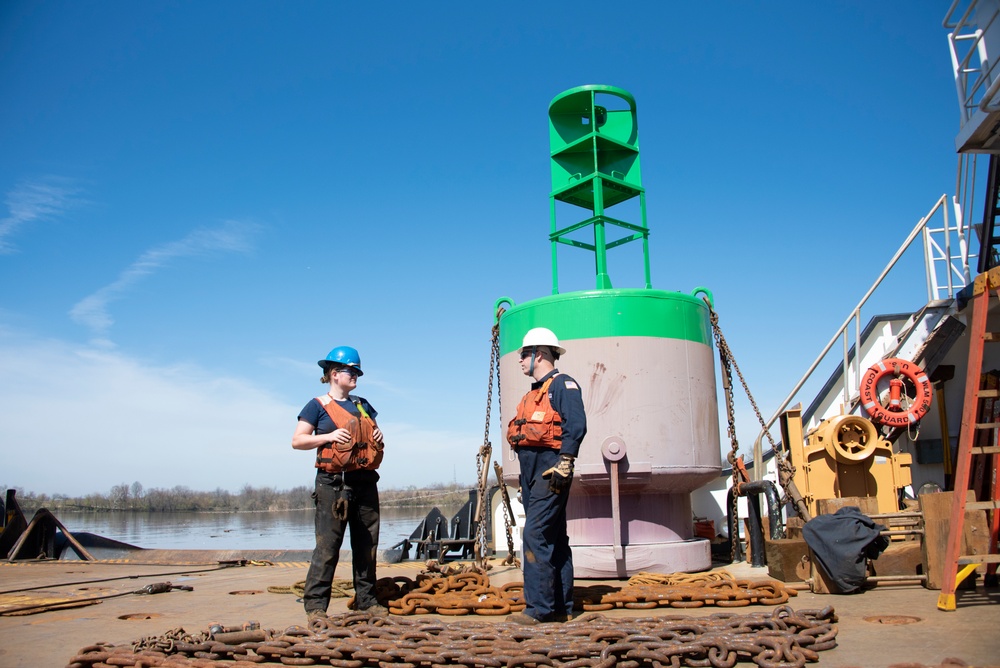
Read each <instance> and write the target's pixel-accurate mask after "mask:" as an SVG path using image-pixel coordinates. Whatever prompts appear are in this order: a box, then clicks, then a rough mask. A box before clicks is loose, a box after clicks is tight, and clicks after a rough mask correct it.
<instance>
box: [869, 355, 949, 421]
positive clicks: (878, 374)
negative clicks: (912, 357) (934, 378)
mask: <svg viewBox="0 0 1000 668" xmlns="http://www.w3.org/2000/svg"><path fill="white" fill-rule="evenodd" d="M901 375H902V376H906V378H907V379H908V380H909V381H910V382H911V383H912V384H913V387H914V389H915V391H916V396H915V397H914V398H913V401H912V402H911V403H910V406H909V407H908V408H904V407H903V406H902V403H901V401H900V400H901V399H902V394H903V381H902V380H901V379H900V378H899V376H901ZM886 376H892V378H891V379H890V380H889V403H888V405H887V406H883V405H882V402H881V401H880V400H879V396H878V394H879V393H878V382H879V381H880V380H882V379H883V378H885V377H886ZM932 397H933V390H932V388H931V381H930V378H928V377H927V374H926V373H924V370H923V369H921V368H920V367H919V366H918V365H916V364H914V363H913V362H910V361H907V360H904V359H899V358H898V357H890V358H888V359H884V360H882V361H881V362H877V363H875V364H873V365H872V367H871V368H870V369H868V371H865V373H864V375H863V376H862V377H861V405H862V406H863V407H864V409H865V410H866V411H867V412H868V415H870V416H871V418H872V420H874V421H875V422H879V423H881V424H884V425H888V426H890V427H906V426H908V425H911V424H913V423H915V422H917V421H918V420H919V419H920V418H922V417H923V416H924V415H926V414H927V411H928V410H930V407H931V398H932Z"/></svg>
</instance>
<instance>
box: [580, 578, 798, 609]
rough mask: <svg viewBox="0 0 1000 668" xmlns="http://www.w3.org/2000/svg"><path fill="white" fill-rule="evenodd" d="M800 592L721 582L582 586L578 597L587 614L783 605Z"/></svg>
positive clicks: (763, 584) (774, 583) (776, 585)
mask: <svg viewBox="0 0 1000 668" xmlns="http://www.w3.org/2000/svg"><path fill="white" fill-rule="evenodd" d="M797 595H798V592H796V591H795V590H794V589H788V588H787V587H785V586H784V585H783V584H782V583H780V582H777V581H770V582H751V581H750V580H720V581H718V582H707V583H704V584H677V585H660V584H635V585H628V586H626V587H620V588H619V587H609V586H606V585H594V586H593V587H578V588H577V590H576V592H575V595H574V598H577V599H579V601H580V607H581V608H582V609H583V610H587V611H600V610H612V609H614V608H632V609H639V610H643V609H649V608H668V607H669V608H700V607H702V606H704V605H717V606H719V607H723V608H740V607H743V606H747V605H783V604H785V603H787V602H788V599H789V597H791V596H797Z"/></svg>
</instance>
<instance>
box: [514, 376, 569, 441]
mask: <svg viewBox="0 0 1000 668" xmlns="http://www.w3.org/2000/svg"><path fill="white" fill-rule="evenodd" d="M558 375H561V374H556V375H555V376H552V377H551V378H548V379H547V380H546V381H545V382H544V383H542V386H541V387H539V388H538V389H537V390H531V391H530V392H528V393H527V394H525V395H524V397H523V398H522V399H521V403H520V404H518V406H517V414H516V415H515V416H514V419H512V420H511V421H510V422H509V423H508V425H507V442H508V443H510V444H511V445H512V446H513V447H515V448H518V447H522V446H535V447H544V448H553V449H555V450H558V449H559V448H561V447H562V418H560V417H559V413H557V412H556V410H555V409H554V408H553V407H552V402H551V401H549V386H550V385H551V384H552V380H553V379H554V378H555V377H556V376H558Z"/></svg>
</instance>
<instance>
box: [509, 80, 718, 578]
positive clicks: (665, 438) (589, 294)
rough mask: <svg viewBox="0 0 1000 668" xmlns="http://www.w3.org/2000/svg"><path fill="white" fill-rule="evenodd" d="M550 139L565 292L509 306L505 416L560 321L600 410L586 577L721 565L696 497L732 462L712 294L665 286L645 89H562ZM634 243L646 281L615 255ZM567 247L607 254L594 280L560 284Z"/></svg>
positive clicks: (581, 559) (567, 364)
mask: <svg viewBox="0 0 1000 668" xmlns="http://www.w3.org/2000/svg"><path fill="white" fill-rule="evenodd" d="M549 137H550V165H551V172H552V189H551V191H550V196H549V202H550V207H551V226H550V231H549V243H550V244H551V250H552V294H548V295H545V296H542V297H539V298H536V299H532V300H530V301H526V302H523V303H520V304H515V303H514V301H513V300H511V299H509V298H506V297H505V298H502V299H500V300H498V301H497V303H496V306H495V311H494V312H495V313H498V314H499V315H498V319H499V353H500V392H501V395H502V396H503V398H504V399H503V402H502V404H501V423H502V425H503V426H504V427H506V425H507V423H508V422H509V421H510V420H511V419H512V418H513V417H514V412H515V409H516V405H517V399H518V398H520V397H521V396H522V395H523V394H524V393H525V391H527V389H528V387H529V385H530V379H528V378H526V377H525V376H524V374H523V373H522V372H521V369H520V365H519V356H518V351H519V348H520V346H521V341H522V339H523V337H524V334H525V333H526V332H527V331H528V330H530V329H532V328H534V327H547V328H548V329H550V330H552V331H553V332H554V333H555V334H556V336H557V337H558V338H559V341H560V344H561V345H562V346H563V347H564V348H566V353H565V354H564V355H562V357H561V358H560V359H559V361H558V362H557V365H558V368H559V370H560V371H561V372H564V373H567V374H569V375H571V376H573V377H574V378H575V379H576V380H577V382H578V383H579V384H580V387H581V390H582V392H583V400H584V407H585V409H586V412H587V436H586V438H585V439H584V441H583V444H582V446H581V449H580V455H579V457H578V458H577V461H576V473H575V477H574V482H573V486H572V487H571V490H570V496H569V499H568V502H567V528H568V531H569V536H570V545H571V547H572V550H573V562H574V570H575V573H576V575H577V577H584V578H587V577H596V578H604V577H625V576H630V575H634V574H635V573H638V572H639V571H643V570H645V571H656V572H663V573H671V572H677V571H695V570H701V569H705V568H708V567H710V566H711V551H710V547H709V542H708V541H707V540H704V539H696V538H694V537H693V531H694V527H693V523H692V520H691V498H690V494H691V492H693V491H694V490H696V489H698V488H699V487H701V486H702V485H704V484H705V483H706V482H708V481H709V480H712V479H715V478H717V477H718V476H719V474H720V472H721V457H720V454H719V452H720V451H719V413H718V403H717V397H716V388H715V355H714V354H713V341H712V329H711V325H710V323H709V318H708V315H709V313H708V306H707V305H706V301H705V300H706V299H707V300H708V301H709V302H711V299H712V296H711V293H710V292H709V291H708V290H707V289H705V288H695V289H694V290H693V291H692V292H691V293H682V292H672V291H665V290H655V289H653V287H652V283H651V280H650V262H649V230H648V228H647V225H646V202H645V197H646V193H645V190H644V189H643V186H642V178H641V171H640V162H639V130H638V123H637V115H636V104H635V99H634V98H633V97H632V95H631V94H629V93H627V92H626V91H624V90H622V89H620V88H615V87H613V86H602V85H588V86H579V87H577V88H572V89H570V90H568V91H565V92H563V93H561V94H559V95H557V96H556V97H555V98H554V99H553V100H552V102H551V103H550V105H549ZM636 204H638V206H636ZM618 211H628V212H629V213H630V214H631V216H629V215H625V214H622V213H617V212H618ZM629 217H631V218H632V220H626V218H629ZM540 236H541V235H540ZM631 242H641V244H642V261H643V281H644V285H643V286H641V287H632V288H625V287H618V288H616V287H613V285H612V280H611V271H610V270H609V257H608V255H609V251H612V250H613V249H615V248H618V247H620V246H623V245H625V244H628V243H631ZM560 247H562V248H566V247H570V250H569V251H567V252H571V253H577V252H590V253H592V254H593V257H594V271H595V274H596V284H595V286H594V288H593V289H587V290H582V291H575V292H564V293H560V292H559V267H558V251H559V249H560ZM612 255H615V253H612ZM633 257H634V254H633ZM616 259H617V258H616ZM617 267H618V265H616V270H617ZM632 269H633V273H632V274H631V275H632V276H635V272H634V266H633V267H632ZM501 307H504V308H503V309H502V308H501ZM501 457H502V464H503V472H504V482H505V483H506V484H508V485H511V486H514V487H516V486H517V485H518V477H519V475H520V466H519V463H518V460H517V455H516V452H515V451H514V450H513V449H512V448H511V447H510V446H509V445H508V444H507V443H506V441H505V440H504V442H503V443H502V455H501ZM517 525H518V526H523V522H521V521H518V522H517ZM494 526H504V522H503V517H501V516H496V517H495V518H494Z"/></svg>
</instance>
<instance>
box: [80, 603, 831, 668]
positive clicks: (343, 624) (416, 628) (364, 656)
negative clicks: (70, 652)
mask: <svg viewBox="0 0 1000 668" xmlns="http://www.w3.org/2000/svg"><path fill="white" fill-rule="evenodd" d="M836 622H837V616H836V615H835V614H834V611H833V608H832V607H829V606H828V607H826V608H824V609H822V610H798V611H796V610H793V609H792V608H790V607H788V606H779V607H776V608H775V609H774V610H773V611H770V612H764V613H753V614H744V615H739V614H735V613H732V612H722V613H716V614H713V615H709V616H704V617H678V616H660V617H629V618H622V617H606V616H604V615H601V614H596V613H591V614H585V615H582V616H580V617H578V618H577V619H575V620H573V621H571V622H566V623H563V624H539V625H537V626H530V627H525V626H517V625H514V624H509V623H506V624H496V623H489V622H484V621H476V622H470V621H464V620H463V621H455V622H449V621H444V620H441V619H427V618H423V619H419V618H413V619H400V618H396V617H373V616H371V615H369V614H367V613H347V614H343V615H336V616H333V617H329V618H325V619H324V618H317V619H315V620H313V621H312V622H311V623H310V626H309V628H305V627H302V626H290V627H288V628H287V629H285V630H284V631H277V630H267V631H265V632H264V640H263V641H260V642H242V643H239V644H235V643H233V644H227V643H224V642H219V641H217V640H213V639H211V638H210V637H208V638H206V637H204V636H201V637H197V636H196V637H185V639H184V640H176V639H175V638H174V637H171V638H169V639H165V640H164V642H156V641H153V640H152V639H149V640H150V642H149V643H148V644H147V645H146V647H147V649H142V650H139V651H134V650H133V648H132V647H131V646H128V645H123V646H115V645H91V646H89V647H85V648H83V649H82V650H80V651H79V652H77V655H76V656H74V657H73V658H72V659H71V660H70V663H69V666H72V667H73V668H90V667H93V668H100V667H102V666H126V665H127V666H140V665H141V666H144V667H149V666H164V667H166V666H171V667H175V668H184V667H188V666H190V667H192V668H194V667H195V666H197V667H198V668H226V667H234V666H253V665H257V666H283V665H316V664H322V665H332V666H336V667H337V668H391V667H393V666H397V667H398V668H414V667H417V666H421V667H433V668H445V667H454V668H503V667H506V668H529V667H532V668H543V667H546V666H548V667H551V668H667V667H668V666H669V667H671V668H679V667H680V666H682V665H683V666H713V667H715V668H731V667H732V666H734V665H735V664H736V663H737V662H744V661H745V662H753V663H755V664H757V665H758V666H760V667H761V668H791V667H794V668H802V667H804V666H805V664H806V662H807V661H808V662H815V661H818V660H819V654H818V653H819V652H821V651H825V650H829V649H832V648H834V647H836V646H837V632H838V629H837V625H836ZM178 631H182V630H178ZM175 635H176V634H175Z"/></svg>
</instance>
